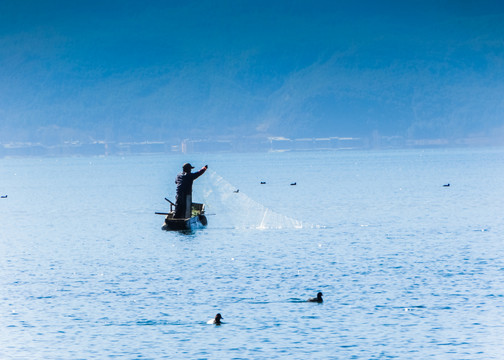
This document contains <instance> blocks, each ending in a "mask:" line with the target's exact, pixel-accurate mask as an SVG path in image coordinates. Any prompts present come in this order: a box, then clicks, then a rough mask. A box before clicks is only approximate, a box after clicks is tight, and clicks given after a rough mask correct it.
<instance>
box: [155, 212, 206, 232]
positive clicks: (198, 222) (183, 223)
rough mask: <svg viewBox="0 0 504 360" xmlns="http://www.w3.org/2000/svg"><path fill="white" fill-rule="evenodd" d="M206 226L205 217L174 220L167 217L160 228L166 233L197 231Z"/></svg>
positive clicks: (197, 216)
mask: <svg viewBox="0 0 504 360" xmlns="http://www.w3.org/2000/svg"><path fill="white" fill-rule="evenodd" d="M207 224H208V221H207V218H206V216H205V215H196V216H193V217H191V218H188V219H175V218H172V217H169V216H167V217H166V219H165V223H164V225H163V227H162V229H163V230H167V231H170V230H171V231H180V230H189V231H192V230H197V229H202V228H204V227H206V226H207Z"/></svg>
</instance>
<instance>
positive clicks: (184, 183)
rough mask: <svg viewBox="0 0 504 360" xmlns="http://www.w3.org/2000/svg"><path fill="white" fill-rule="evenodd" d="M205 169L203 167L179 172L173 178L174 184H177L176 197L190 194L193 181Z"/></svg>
mask: <svg viewBox="0 0 504 360" xmlns="http://www.w3.org/2000/svg"><path fill="white" fill-rule="evenodd" d="M205 171H206V169H205V168H203V169H201V170H198V171H196V172H194V173H185V172H183V173H180V174H178V175H177V177H176V178H175V184H176V185H177V197H178V198H180V197H182V196H184V195H191V194H192V185H193V181H194V180H196V179H197V178H199V177H200V176H201V175H203V173H204V172H205Z"/></svg>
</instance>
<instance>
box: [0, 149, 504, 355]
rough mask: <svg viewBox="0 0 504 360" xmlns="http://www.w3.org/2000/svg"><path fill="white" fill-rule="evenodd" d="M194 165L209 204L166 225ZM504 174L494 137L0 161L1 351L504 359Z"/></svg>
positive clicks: (503, 157) (503, 156)
mask: <svg viewBox="0 0 504 360" xmlns="http://www.w3.org/2000/svg"><path fill="white" fill-rule="evenodd" d="M186 161H190V162H192V163H193V164H194V165H195V166H196V167H197V168H198V167H199V166H202V165H204V164H208V165H209V170H208V172H207V173H206V174H205V175H203V176H202V177H201V178H200V179H198V180H196V182H195V184H194V193H193V198H194V200H195V201H202V202H205V203H206V204H207V212H208V213H209V214H214V215H209V216H208V220H209V226H208V227H207V228H206V229H203V230H198V231H197V232H194V233H191V234H183V233H176V232H165V231H162V230H161V226H162V223H163V217H162V216H159V215H155V214H154V212H155V211H166V210H168V203H167V202H165V201H164V197H168V198H171V199H172V200H173V198H174V195H173V192H174V178H175V175H176V174H177V173H178V172H179V168H180V167H181V165H182V164H183V163H184V162H186ZM503 179H504V150H503V149H476V150H475V149H463V150H454V149H451V150H407V151H376V152H364V151H362V152H361V151H355V152H354V151H349V152H306V153H299V152H296V153H264V154H218V155H215V154H212V155H210V154H199V155H188V156H184V157H183V156H178V155H172V156H138V157H134V156H132V157H124V158H122V157H106V158H98V157H89V158H29V159H0V194H1V195H8V198H6V199H0V215H1V225H0V231H1V232H0V282H1V283H0V284H1V293H0V359H108V358H111V359H113V358H120V359H307V358H308V359H428V358H431V359H502V358H504V345H503V342H502V334H504V323H503V319H504V305H503V304H504V241H503V234H504V211H503V210H504V209H503V208H504V206H503V199H504V181H503ZM261 181H264V182H266V184H264V185H261V184H260V182H261ZM293 182H296V185H295V186H292V185H290V184H291V183H293ZM447 183H450V186H449V187H444V186H443V185H444V184H447ZM237 189H239V192H238V193H235V192H234V191H235V190H237ZM318 291H321V292H323V293H324V303H323V304H316V303H307V302H305V300H306V299H307V298H309V297H312V296H315V295H316V293H317V292H318ZM217 312H220V313H221V314H222V316H223V317H224V322H225V323H224V324H223V325H222V326H214V325H207V324H206V322H207V320H209V319H210V318H213V317H214V316H215V314H216V313H217Z"/></svg>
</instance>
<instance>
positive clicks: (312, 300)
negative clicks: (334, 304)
mask: <svg viewBox="0 0 504 360" xmlns="http://www.w3.org/2000/svg"><path fill="white" fill-rule="evenodd" d="M307 301H308V302H317V303H321V302H324V300H323V299H322V293H321V292H319V293H318V294H317V297H314V298H309V299H308V300H307Z"/></svg>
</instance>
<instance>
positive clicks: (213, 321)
mask: <svg viewBox="0 0 504 360" xmlns="http://www.w3.org/2000/svg"><path fill="white" fill-rule="evenodd" d="M222 319H224V318H223V317H222V316H221V314H220V313H218V314H217V315H215V318H213V319H210V320H208V321H207V324H209V325H211V324H215V325H220V324H221V320H222Z"/></svg>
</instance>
